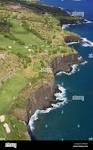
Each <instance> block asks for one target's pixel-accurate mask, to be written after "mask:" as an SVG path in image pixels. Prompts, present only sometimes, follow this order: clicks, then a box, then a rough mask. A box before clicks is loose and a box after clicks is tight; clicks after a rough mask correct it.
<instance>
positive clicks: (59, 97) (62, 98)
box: [29, 85, 67, 131]
mask: <svg viewBox="0 0 93 150" xmlns="http://www.w3.org/2000/svg"><path fill="white" fill-rule="evenodd" d="M58 89H59V91H60V92H59V93H55V94H54V96H55V97H56V100H60V102H58V103H56V104H51V107H50V108H47V109H46V110H39V109H38V110H36V111H35V113H34V114H33V115H32V116H31V118H30V120H29V127H30V130H31V131H33V130H34V129H35V127H34V121H36V120H38V115H39V114H41V113H49V112H50V111H51V110H54V109H56V108H59V107H60V106H62V105H64V104H66V103H67V98H66V89H65V88H64V87H63V86H60V85H58Z"/></svg>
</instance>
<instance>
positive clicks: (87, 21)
mask: <svg viewBox="0 0 93 150" xmlns="http://www.w3.org/2000/svg"><path fill="white" fill-rule="evenodd" d="M85 23H93V22H92V21H90V20H87V19H85Z"/></svg>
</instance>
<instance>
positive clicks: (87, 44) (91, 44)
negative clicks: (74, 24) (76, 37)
mask: <svg viewBox="0 0 93 150" xmlns="http://www.w3.org/2000/svg"><path fill="white" fill-rule="evenodd" d="M81 40H82V46H84V47H93V42H92V41H90V40H88V39H87V38H81Z"/></svg>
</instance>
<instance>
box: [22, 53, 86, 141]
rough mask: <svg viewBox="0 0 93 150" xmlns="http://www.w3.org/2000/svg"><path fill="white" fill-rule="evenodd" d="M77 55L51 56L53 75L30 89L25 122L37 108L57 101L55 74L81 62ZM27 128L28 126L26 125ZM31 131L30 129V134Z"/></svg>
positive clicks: (40, 108)
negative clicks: (55, 95)
mask: <svg viewBox="0 0 93 150" xmlns="http://www.w3.org/2000/svg"><path fill="white" fill-rule="evenodd" d="M78 57H79V55H78V53H76V54H70V55H59V56H56V57H55V58H53V60H51V62H50V66H51V68H52V71H53V75H52V76H51V79H50V80H47V81H45V83H44V82H43V83H42V84H41V85H40V86H39V87H35V88H34V89H32V91H31V96H30V97H29V99H28V102H27V107H26V118H25V121H26V122H27V124H28V123H29V120H30V118H31V116H32V115H33V114H34V113H35V111H36V110H37V109H38V110H45V109H47V108H48V107H52V106H51V104H53V103H57V102H58V101H56V100H55V97H54V93H55V92H56V91H58V87H57V85H56V84H55V79H54V78H55V75H56V73H58V72H59V71H64V72H66V73H69V72H71V70H72V67H71V66H72V65H73V64H80V63H81V62H83V59H82V60H79V59H78ZM28 129H29V126H28ZM31 134H32V131H30V136H31ZM31 139H32V140H34V139H35V137H34V136H33V134H32V136H31Z"/></svg>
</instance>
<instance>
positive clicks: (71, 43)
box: [66, 42, 79, 45]
mask: <svg viewBox="0 0 93 150" xmlns="http://www.w3.org/2000/svg"><path fill="white" fill-rule="evenodd" d="M78 43H79V42H70V43H66V44H67V45H73V44H78Z"/></svg>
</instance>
